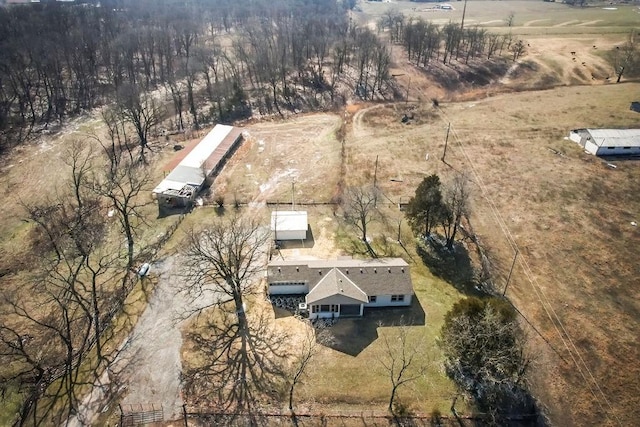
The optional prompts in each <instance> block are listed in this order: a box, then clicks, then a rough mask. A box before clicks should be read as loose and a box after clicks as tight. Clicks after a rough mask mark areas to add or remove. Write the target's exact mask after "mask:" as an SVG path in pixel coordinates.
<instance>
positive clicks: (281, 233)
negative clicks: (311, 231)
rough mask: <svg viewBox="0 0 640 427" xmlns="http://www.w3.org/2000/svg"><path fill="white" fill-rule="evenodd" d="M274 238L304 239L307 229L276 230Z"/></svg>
mask: <svg viewBox="0 0 640 427" xmlns="http://www.w3.org/2000/svg"><path fill="white" fill-rule="evenodd" d="M275 237H276V240H304V239H306V238H307V230H304V231H303V230H276V236H275Z"/></svg>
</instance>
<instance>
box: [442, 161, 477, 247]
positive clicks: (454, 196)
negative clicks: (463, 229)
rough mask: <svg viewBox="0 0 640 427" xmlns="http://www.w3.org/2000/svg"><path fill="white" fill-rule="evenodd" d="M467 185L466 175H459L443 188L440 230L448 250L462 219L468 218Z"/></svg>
mask: <svg viewBox="0 0 640 427" xmlns="http://www.w3.org/2000/svg"><path fill="white" fill-rule="evenodd" d="M469 183H470V181H469V178H468V177H467V175H466V174H464V173H459V174H456V176H455V178H454V179H453V181H452V182H451V183H450V184H449V185H448V186H447V187H446V188H445V192H444V198H443V206H444V209H443V215H442V229H443V230H444V236H445V238H446V240H447V243H446V246H447V248H448V249H449V250H451V249H452V248H453V243H454V241H455V238H456V234H457V232H458V228H459V227H460V221H461V220H462V217H464V216H468V215H469V213H470V209H471V208H470V205H469Z"/></svg>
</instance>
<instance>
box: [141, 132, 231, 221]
mask: <svg viewBox="0 0 640 427" xmlns="http://www.w3.org/2000/svg"><path fill="white" fill-rule="evenodd" d="M241 142H242V131H241V130H240V129H238V128H234V127H233V126H226V125H216V126H215V127H214V128H213V129H212V130H211V132H209V133H208V134H207V136H205V137H204V138H203V139H202V141H200V142H199V143H198V145H196V146H195V147H194V148H193V150H191V152H190V153H189V154H187V156H186V157H185V158H184V159H182V161H181V162H180V163H179V164H178V166H176V167H175V168H174V169H173V170H172V171H171V173H169V175H167V176H166V177H165V179H163V180H162V182H161V183H160V184H158V186H157V187H156V188H154V190H153V195H154V197H155V198H157V199H158V207H159V208H160V209H171V208H183V207H187V206H190V205H191V204H192V203H193V201H194V199H195V198H196V196H197V195H198V192H199V191H200V190H201V189H202V187H203V186H204V185H205V183H206V180H207V178H209V177H212V176H214V175H216V174H217V173H218V172H220V170H221V169H222V167H223V166H224V163H225V162H226V160H227V159H228V157H229V156H230V155H231V154H232V153H233V151H234V150H235V149H236V148H237V147H238V145H239V144H240V143H241Z"/></svg>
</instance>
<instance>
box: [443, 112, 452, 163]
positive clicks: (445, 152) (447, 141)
mask: <svg viewBox="0 0 640 427" xmlns="http://www.w3.org/2000/svg"><path fill="white" fill-rule="evenodd" d="M449 130H451V122H449V125H448V126H447V137H446V138H445V140H444V152H443V153H442V161H443V162H444V163H447V162H445V161H444V157H445V156H446V155H447V144H448V143H449Z"/></svg>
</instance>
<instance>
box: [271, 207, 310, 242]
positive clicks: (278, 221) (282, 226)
mask: <svg viewBox="0 0 640 427" xmlns="http://www.w3.org/2000/svg"><path fill="white" fill-rule="evenodd" d="M308 229H309V222H308V220H307V211H273V212H271V231H273V233H274V239H275V240H305V239H306V238H307V230H308Z"/></svg>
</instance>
